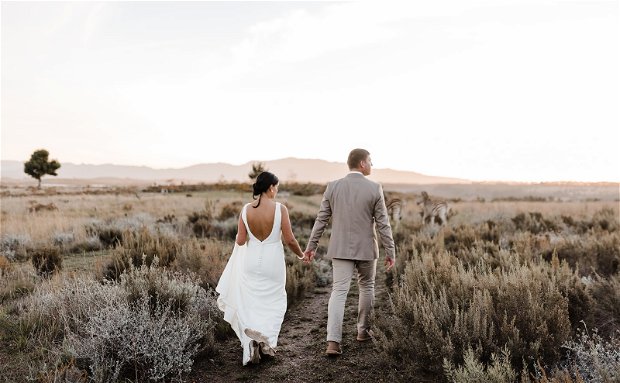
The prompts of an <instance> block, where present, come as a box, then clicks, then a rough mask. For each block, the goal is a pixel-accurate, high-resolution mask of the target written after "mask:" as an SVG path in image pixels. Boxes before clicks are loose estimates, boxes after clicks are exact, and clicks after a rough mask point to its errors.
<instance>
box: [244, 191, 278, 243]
mask: <svg viewBox="0 0 620 383" xmlns="http://www.w3.org/2000/svg"><path fill="white" fill-rule="evenodd" d="M257 203H258V201H257V202H254V203H252V204H251V205H250V206H248V207H247V210H246V217H247V221H248V226H249V228H250V231H251V232H252V234H253V235H254V237H256V238H257V239H258V240H259V241H264V240H265V239H267V237H269V234H271V230H272V229H273V223H274V220H275V212H276V203H275V202H274V201H271V200H269V199H267V198H264V199H263V200H262V201H261V202H260V204H259V205H258V207H256V208H255V207H254V206H256V204H257Z"/></svg>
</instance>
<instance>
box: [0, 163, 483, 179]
mask: <svg viewBox="0 0 620 383" xmlns="http://www.w3.org/2000/svg"><path fill="white" fill-rule="evenodd" d="M254 162H256V161H252V162H248V163H245V164H242V165H231V164H225V163H212V164H199V165H193V166H189V167H185V168H179V169H172V168H170V169H153V168H150V167H146V166H125V165H111V164H105V165H88V164H73V163H63V162H61V164H62V167H61V168H60V169H59V170H58V176H57V177H52V176H47V177H44V178H43V180H44V183H45V184H52V183H64V182H66V181H69V180H97V181H98V183H122V182H125V183H145V182H149V183H150V182H158V183H162V182H167V183H172V182H174V183H180V182H185V183H191V182H206V183H210V182H217V181H248V180H249V179H248V173H249V172H250V170H251V168H252V164H253V163H254ZM262 162H263V163H264V164H265V167H266V168H267V169H268V170H269V171H271V172H273V173H274V174H276V175H277V176H278V178H280V180H281V181H284V182H288V181H297V182H317V183H325V182H328V181H331V180H334V179H337V178H340V177H342V176H344V175H345V174H346V173H347V172H348V168H347V165H346V164H345V163H340V162H328V161H324V160H314V159H298V158H283V159H280V160H274V161H262ZM0 177H1V178H2V182H7V181H20V180H21V181H23V180H32V178H31V177H28V176H27V175H26V174H25V173H24V164H23V162H21V161H6V160H3V161H2V162H1V167H0ZM369 178H370V179H372V180H374V181H377V182H380V183H385V184H387V183H390V184H468V183H471V182H470V181H468V180H464V179H458V178H448V177H434V176H428V175H424V174H420V173H415V172H408V171H400V170H393V169H373V173H372V175H371V176H370V177H369Z"/></svg>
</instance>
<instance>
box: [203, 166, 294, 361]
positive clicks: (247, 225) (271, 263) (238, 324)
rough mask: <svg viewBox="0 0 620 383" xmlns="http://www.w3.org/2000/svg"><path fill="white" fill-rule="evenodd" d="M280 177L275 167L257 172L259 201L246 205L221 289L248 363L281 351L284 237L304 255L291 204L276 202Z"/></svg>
mask: <svg viewBox="0 0 620 383" xmlns="http://www.w3.org/2000/svg"><path fill="white" fill-rule="evenodd" d="M278 183H279V181H278V177H276V176H275V175H274V174H272V173H269V172H263V173H261V174H260V175H259V176H258V177H257V178H256V183H254V185H253V189H254V191H253V198H254V199H255V201H254V202H253V203H248V204H246V205H245V206H244V207H243V209H242V210H241V214H240V216H239V226H238V229H237V239H236V241H235V247H234V249H233V252H232V255H231V256H230V259H229V260H228V263H227V264H226V268H225V269H224V272H223V273H222V276H221V277H220V280H219V283H218V285H217V287H216V289H215V290H216V291H217V292H218V293H219V294H220V295H219V298H218V300H217V304H218V307H219V308H220V310H222V311H223V312H224V320H226V321H227V322H228V323H230V325H231V327H232V328H233V330H234V331H235V333H236V334H237V337H238V338H239V340H240V341H241V347H243V365H244V366H245V365H246V364H247V363H248V362H249V361H251V362H252V363H258V362H259V360H260V355H261V354H265V355H271V356H273V355H275V347H276V346H277V344H278V334H279V333H280V327H281V326H282V320H283V319H284V313H285V312H286V290H285V285H286V266H285V263H284V247H283V245H282V242H284V243H285V244H286V245H287V246H288V247H289V248H290V249H291V250H292V251H293V252H294V253H295V254H297V257H298V258H299V259H304V253H303V252H302V250H301V248H300V247H299V243H298V242H297V240H296V239H295V235H294V234H293V231H292V229H291V221H290V219H289V215H288V210H287V208H286V206H284V205H282V204H280V203H279V202H275V197H276V194H277V193H278ZM256 197H258V198H256Z"/></svg>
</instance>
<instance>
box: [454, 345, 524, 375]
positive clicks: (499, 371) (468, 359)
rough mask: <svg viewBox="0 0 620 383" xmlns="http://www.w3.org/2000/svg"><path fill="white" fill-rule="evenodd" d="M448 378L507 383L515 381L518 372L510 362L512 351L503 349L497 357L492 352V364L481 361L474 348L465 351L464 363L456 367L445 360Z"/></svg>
mask: <svg viewBox="0 0 620 383" xmlns="http://www.w3.org/2000/svg"><path fill="white" fill-rule="evenodd" d="M444 371H445V374H446V378H447V379H448V380H449V381H450V382H453V383H507V382H514V381H515V379H516V378H517V373H516V372H515V371H514V370H513V369H512V366H511V364H510V352H509V351H507V350H503V351H502V354H501V355H500V356H499V357H497V355H496V354H491V362H490V364H488V365H487V364H485V363H481V362H480V361H479V360H478V358H477V357H476V355H475V353H474V350H473V349H471V348H469V349H467V350H466V351H465V356H464V360H463V365H462V366H460V367H455V366H454V364H453V363H452V362H451V361H449V360H444Z"/></svg>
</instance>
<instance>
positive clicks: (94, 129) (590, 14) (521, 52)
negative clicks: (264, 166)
mask: <svg viewBox="0 0 620 383" xmlns="http://www.w3.org/2000/svg"><path fill="white" fill-rule="evenodd" d="M1 8H2V9H1V13H2V16H1V20H2V27H1V29H2V37H1V39H2V60H1V65H2V69H1V72H2V89H1V91H2V94H1V96H2V110H1V112H2V118H1V123H2V126H1V129H2V134H1V138H2V144H1V150H2V152H1V158H2V159H10V160H23V161H25V160H27V159H28V158H29V156H30V154H31V153H32V152H33V151H34V150H35V149H38V148H46V149H48V150H49V151H50V152H51V156H52V158H57V159H58V160H59V161H60V162H61V163H62V162H63V161H64V162H74V163H90V164H102V163H114V164H126V165H146V166H151V167H155V168H168V167H174V168H176V167H184V166H189V165H194V164H197V163H207V162H228V163H232V164H241V163H245V162H248V161H254V160H262V161H266V160H273V159H279V158H284V157H298V158H320V159H325V160H328V161H338V162H345V161H346V157H347V154H348V152H349V151H350V150H351V149H352V148H354V147H363V148H367V149H368V150H369V151H370V152H371V154H372V157H373V162H374V164H375V167H376V168H393V169H399V170H411V171H416V172H419V173H423V174H427V175H436V176H448V177H460V178H467V179H472V180H516V181H557V180H576V181H620V132H619V131H620V121H619V105H620V102H619V95H618V93H619V92H618V91H619V78H618V77H619V76H618V74H619V73H618V72H619V70H618V68H619V67H620V63H619V62H618V61H619V60H618V53H619V50H620V46H619V29H618V18H619V8H618V1H595V0H584V1H544V0H532V1H517V0H515V1H504V0H488V1H470V0H455V1H437V0H433V1H408V2H384V1H377V2H338V3H331V2H311V3H308V2H269V3H263V2H226V3H219V2H184V3H178V2H102V3H92V2H71V3H63V2H42V3H41V2H5V1H3V2H2V5H1Z"/></svg>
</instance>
